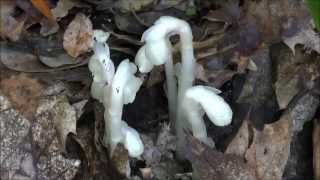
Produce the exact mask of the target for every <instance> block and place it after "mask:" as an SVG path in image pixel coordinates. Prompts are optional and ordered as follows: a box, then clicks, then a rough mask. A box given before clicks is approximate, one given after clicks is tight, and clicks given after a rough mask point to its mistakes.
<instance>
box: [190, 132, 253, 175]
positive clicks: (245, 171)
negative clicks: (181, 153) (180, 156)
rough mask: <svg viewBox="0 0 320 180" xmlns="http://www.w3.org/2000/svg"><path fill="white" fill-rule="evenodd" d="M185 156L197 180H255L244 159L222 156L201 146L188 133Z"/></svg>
mask: <svg viewBox="0 0 320 180" xmlns="http://www.w3.org/2000/svg"><path fill="white" fill-rule="evenodd" d="M186 147H189V148H185V155H186V157H187V159H188V160H189V161H190V162H191V163H192V167H193V170H194V174H195V175H196V176H197V177H196V178H198V179H221V180H236V179H247V180H255V179H256V177H255V174H254V171H253V169H251V168H250V167H249V166H247V165H246V164H245V162H244V159H243V158H241V157H240V156H237V155H233V154H223V153H221V152H218V151H216V150H215V149H212V148H210V147H209V146H207V145H205V144H202V143H201V142H200V141H199V140H197V139H196V138H194V137H193V136H192V135H191V134H190V133H188V134H187V144H186Z"/></svg>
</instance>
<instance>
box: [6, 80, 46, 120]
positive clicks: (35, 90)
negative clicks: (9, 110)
mask: <svg viewBox="0 0 320 180" xmlns="http://www.w3.org/2000/svg"><path fill="white" fill-rule="evenodd" d="M0 87H1V90H2V91H3V93H4V94H5V95H7V97H8V99H9V100H10V102H11V103H12V105H13V107H14V108H16V109H17V110H19V111H20V112H21V113H22V114H23V115H24V116H25V117H26V118H27V119H28V120H32V119H33V118H34V114H35V111H36V108H37V106H38V101H39V98H40V97H41V95H42V92H43V88H44V87H43V85H41V84H40V83H39V82H38V81H37V80H36V79H33V78H31V77H29V76H27V75H26V74H20V75H17V76H11V77H10V78H8V79H3V80H2V81H1V82H0Z"/></svg>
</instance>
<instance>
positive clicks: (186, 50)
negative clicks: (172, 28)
mask: <svg viewBox="0 0 320 180" xmlns="http://www.w3.org/2000/svg"><path fill="white" fill-rule="evenodd" d="M180 40H181V47H180V50H181V57H182V59H181V72H180V73H181V74H180V75H179V78H178V82H179V88H178V105H177V106H178V107H177V116H176V123H175V131H176V134H177V137H178V143H177V152H178V153H177V154H178V157H180V158H181V157H183V154H182V153H183V152H182V150H183V148H184V145H185V140H184V139H185V137H184V130H185V129H187V128H188V126H187V125H188V122H186V121H185V119H186V118H187V117H186V116H185V115H184V111H183V108H182V106H183V103H184V102H183V98H184V95H185V92H186V90H187V89H188V88H190V87H192V85H193V82H194V79H195V59H194V53H193V45H192V32H191V29H190V26H189V25H188V26H187V27H184V28H183V29H182V30H181V32H180ZM179 154H180V155H179Z"/></svg>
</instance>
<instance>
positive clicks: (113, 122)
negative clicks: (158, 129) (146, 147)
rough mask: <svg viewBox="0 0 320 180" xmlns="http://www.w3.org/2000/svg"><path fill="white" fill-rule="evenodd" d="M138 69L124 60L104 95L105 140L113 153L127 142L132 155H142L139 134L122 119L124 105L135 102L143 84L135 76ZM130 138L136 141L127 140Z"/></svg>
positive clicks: (126, 144)
mask: <svg viewBox="0 0 320 180" xmlns="http://www.w3.org/2000/svg"><path fill="white" fill-rule="evenodd" d="M136 71H137V68H136V66H135V65H134V64H133V63H130V61H129V60H128V59H127V60H124V61H122V62H121V63H120V64H119V66H118V68H117V71H116V73H115V75H114V77H113V80H112V84H111V86H110V89H109V90H108V91H107V92H108V94H106V95H105V97H104V104H105V107H107V108H106V110H105V114H104V118H105V129H106V131H105V135H104V140H103V141H104V143H105V144H108V145H109V147H110V152H111V154H112V152H113V151H114V149H115V148H116V146H117V144H118V143H123V144H125V146H127V149H128V151H129V155H130V156H132V157H135V156H136V155H137V154H139V155H140V154H141V153H142V151H143V144H142V142H141V140H140V137H139V134H138V133H137V132H136V131H135V130H134V129H132V128H130V127H128V126H127V125H126V126H124V122H123V121H122V109H123V105H124V104H128V103H132V102H133V100H134V99H135V96H136V93H137V91H138V89H139V88H140V86H141V84H142V81H141V80H140V79H139V78H137V77H135V76H134V74H135V73H136ZM127 131H130V132H127ZM127 133H129V134H127ZM128 135H129V136H128ZM128 139H131V140H134V141H135V142H133V143H130V142H127V140H128ZM129 145H131V146H129ZM137 151H138V153H137Z"/></svg>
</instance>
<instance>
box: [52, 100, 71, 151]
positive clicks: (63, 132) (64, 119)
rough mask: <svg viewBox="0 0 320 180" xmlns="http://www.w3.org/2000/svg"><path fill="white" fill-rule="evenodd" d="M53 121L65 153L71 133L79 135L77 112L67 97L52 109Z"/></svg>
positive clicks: (58, 101)
mask: <svg viewBox="0 0 320 180" xmlns="http://www.w3.org/2000/svg"><path fill="white" fill-rule="evenodd" d="M52 120H53V122H54V124H55V127H56V129H57V133H58V137H59V143H60V145H61V150H63V151H65V143H66V139H67V136H68V134H69V133H73V134H77V132H76V124H77V116H76V110H75V108H74V107H73V106H71V105H70V104H69V102H68V100H67V98H66V97H59V98H57V100H56V104H55V105H54V106H53V107H52Z"/></svg>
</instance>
